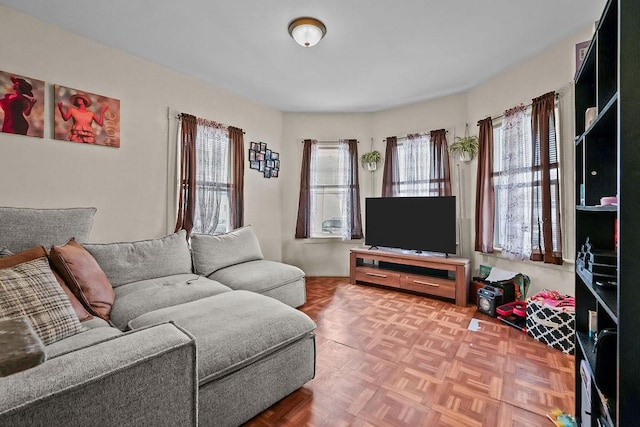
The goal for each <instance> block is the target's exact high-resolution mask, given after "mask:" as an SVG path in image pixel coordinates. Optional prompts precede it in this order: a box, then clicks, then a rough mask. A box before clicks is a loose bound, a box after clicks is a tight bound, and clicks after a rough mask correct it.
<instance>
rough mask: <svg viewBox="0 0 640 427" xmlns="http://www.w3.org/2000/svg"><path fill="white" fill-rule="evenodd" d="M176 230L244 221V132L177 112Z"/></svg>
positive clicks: (206, 229)
mask: <svg viewBox="0 0 640 427" xmlns="http://www.w3.org/2000/svg"><path fill="white" fill-rule="evenodd" d="M178 118H179V120H180V125H179V131H178V145H177V148H178V156H177V158H178V159H179V160H180V165H179V168H178V214H177V219H176V228H175V229H176V231H178V230H181V229H184V230H186V232H187V234H190V233H191V232H192V231H193V232H195V233H203V234H216V233H223V232H227V231H229V230H233V229H234V228H238V227H242V225H243V222H244V219H243V216H244V136H243V134H244V132H243V131H242V129H239V128H236V127H233V126H229V127H227V126H224V125H222V124H220V123H216V122H214V121H211V120H205V119H201V118H197V117H195V116H192V115H191V114H186V113H181V114H180V115H179V116H178Z"/></svg>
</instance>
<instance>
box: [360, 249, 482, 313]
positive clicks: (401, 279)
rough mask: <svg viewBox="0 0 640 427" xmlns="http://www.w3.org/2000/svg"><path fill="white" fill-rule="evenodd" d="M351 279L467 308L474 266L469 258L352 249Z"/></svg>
mask: <svg viewBox="0 0 640 427" xmlns="http://www.w3.org/2000/svg"><path fill="white" fill-rule="evenodd" d="M349 276H350V281H351V284H353V285H355V284H356V282H364V283H373V284H376V285H382V286H389V287H392V288H398V289H405V290H411V291H414V292H419V293H421V294H425V295H435V296H439V297H443V298H450V299H454V300H455V302H456V305H460V306H466V305H467V298H468V292H469V284H470V282H471V262H470V261H469V260H468V259H465V258H446V257H445V256H444V255H443V256H433V255H431V256H429V255H421V254H404V253H400V252H393V251H389V250H382V249H351V263H350V267H349Z"/></svg>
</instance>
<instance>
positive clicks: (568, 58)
mask: <svg viewBox="0 0 640 427" xmlns="http://www.w3.org/2000/svg"><path fill="white" fill-rule="evenodd" d="M592 31H593V26H589V27H588V28H584V29H583V31H580V32H579V33H577V34H575V35H574V36H572V37H569V38H568V39H565V40H563V41H562V42H560V43H557V44H556V45H554V46H551V47H550V48H548V49H546V50H545V51H543V52H542V53H540V54H539V55H536V56H535V57H533V58H530V59H529V60H527V61H524V62H522V63H520V64H518V65H516V66H515V67H513V68H511V69H509V70H506V71H505V72H503V73H501V74H499V75H498V76H496V77H494V78H492V79H490V80H488V81H486V82H485V83H483V84H481V85H479V86H477V87H475V88H473V89H471V90H469V91H468V92H467V97H468V107H467V111H468V120H469V123H474V124H475V123H477V121H478V120H480V119H483V118H485V117H487V116H489V115H491V116H493V117H495V116H497V115H499V114H501V113H502V112H503V111H504V110H505V109H507V108H510V107H513V106H515V105H518V104H520V103H523V104H528V103H530V102H531V99H532V98H534V97H537V96H540V95H542V94H544V93H546V92H549V91H551V90H555V91H557V92H559V93H560V100H559V102H560V119H561V125H560V126H561V133H560V134H559V137H560V138H561V146H560V156H561V162H562V171H561V185H562V187H561V190H562V195H563V196H562V198H563V200H562V202H563V207H562V211H561V215H562V217H563V218H564V220H563V229H562V232H563V241H564V245H563V252H564V253H563V255H564V258H565V260H566V261H567V262H565V263H564V265H562V266H552V265H544V264H540V263H533V262H528V261H524V262H518V261H511V260H507V259H504V258H502V257H501V256H499V255H481V254H478V253H475V252H473V256H472V262H473V265H474V268H477V267H478V265H480V264H485V265H492V266H496V267H499V268H503V269H506V270H512V271H520V272H522V273H525V274H528V275H529V276H530V277H531V291H530V293H529V294H530V295H531V294H533V293H536V292H538V291H539V290H542V289H544V288H550V289H556V290H558V291H560V292H564V293H567V294H571V295H573V293H574V279H575V278H574V264H573V259H574V258H575V245H574V209H575V197H574V185H573V182H574V176H573V169H574V167H573V165H574V162H573V156H574V147H575V144H574V140H573V135H574V131H573V129H574V119H573V118H574V110H573V84H572V82H573V76H574V74H575V45H576V44H577V43H579V42H583V41H585V40H589V39H590V38H591V35H592ZM476 133H477V132H476ZM473 163H474V165H473V168H474V171H475V170H476V168H477V162H476V161H475V160H474V161H473ZM469 178H470V179H469V183H468V187H469V188H471V189H475V186H476V174H475V173H473V174H470V176H469ZM471 194H475V190H474V191H472V193H471ZM469 207H470V209H473V205H472V204H470V205H469ZM470 215H471V217H473V213H471V214H470ZM474 224H475V223H472V224H471V225H472V227H471V229H472V234H471V236H470V238H471V239H473V233H474V232H475V231H474Z"/></svg>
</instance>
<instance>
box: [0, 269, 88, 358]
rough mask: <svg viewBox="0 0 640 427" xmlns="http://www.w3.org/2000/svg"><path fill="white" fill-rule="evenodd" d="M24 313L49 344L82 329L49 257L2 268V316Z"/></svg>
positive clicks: (9, 316) (0, 282)
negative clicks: (51, 266)
mask: <svg viewBox="0 0 640 427" xmlns="http://www.w3.org/2000/svg"><path fill="white" fill-rule="evenodd" d="M23 316H24V317H26V318H27V319H28V320H29V322H31V325H32V326H33V329H34V331H35V332H36V334H38V336H39V337H40V339H41V340H42V342H43V343H44V344H45V345H47V344H51V343H53V342H55V341H58V340H61V339H63V338H66V337H69V336H71V335H74V334H77V333H78V332H80V331H81V330H82V326H81V325H80V321H79V320H78V316H77V315H76V313H75V311H74V310H73V307H72V306H71V302H69V298H67V296H66V295H65V293H64V291H63V290H62V288H61V287H60V285H58V282H57V281H56V278H55V277H54V275H53V272H52V271H51V268H50V267H49V262H48V261H47V259H46V258H38V259H34V260H33V261H28V262H24V263H22V264H17V265H14V266H13V267H9V268H3V269H0V319H10V318H15V317H23Z"/></svg>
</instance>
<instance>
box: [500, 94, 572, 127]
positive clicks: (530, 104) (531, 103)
mask: <svg viewBox="0 0 640 427" xmlns="http://www.w3.org/2000/svg"><path fill="white" fill-rule="evenodd" d="M555 92H556V94H555V100H556V101H557V100H558V98H560V94H559V93H558V91H555ZM520 105H522V104H520ZM520 105H516V106H515V107H519V106H520ZM532 105H533V102H530V103H528V104H526V105H524V107H525V108H529V107H531V106H532ZM515 107H511V108H515ZM503 117H504V113H502V114H500V115H499V116H495V117H493V116H491V120H492V121H493V120H497V119H501V118H503Z"/></svg>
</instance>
